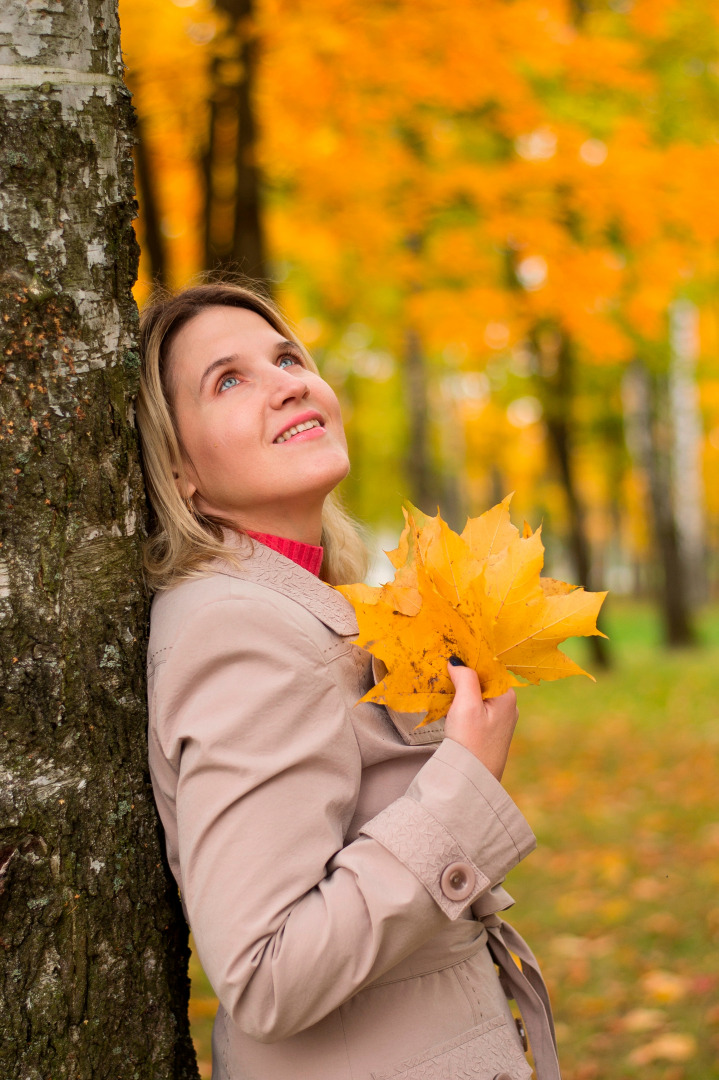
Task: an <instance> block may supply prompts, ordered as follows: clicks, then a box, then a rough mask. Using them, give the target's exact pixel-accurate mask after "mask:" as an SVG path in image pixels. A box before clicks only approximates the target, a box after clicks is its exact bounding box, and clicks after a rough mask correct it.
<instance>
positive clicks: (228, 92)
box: [203, 0, 267, 279]
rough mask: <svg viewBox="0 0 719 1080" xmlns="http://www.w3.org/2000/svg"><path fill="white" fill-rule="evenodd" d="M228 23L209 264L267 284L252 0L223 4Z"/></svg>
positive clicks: (211, 168) (213, 112) (219, 83)
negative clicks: (255, 104)
mask: <svg viewBox="0 0 719 1080" xmlns="http://www.w3.org/2000/svg"><path fill="white" fill-rule="evenodd" d="M218 7H219V8H220V10H221V11H224V12H225V13H226V15H227V16H228V19H229V27H228V30H227V32H226V35H225V38H226V42H227V46H228V47H227V48H225V49H223V51H222V56H215V57H214V59H213V61H212V87H213V90H212V100H211V102H210V110H209V132H208V142H207V150H206V154H205V159H204V161H203V175H204V179H205V263H206V266H207V267H208V268H210V269H212V268H214V267H216V266H218V265H220V266H222V265H230V266H233V267H236V268H238V269H239V270H241V271H242V272H243V273H245V274H247V275H249V276H250V277H254V278H260V279H265V278H266V276H267V273H266V268H265V256H264V242H263V235H262V220H261V205H260V176H259V169H258V167H257V126H256V123H255V112H254V101H253V98H254V84H255V70H256V65H257V40H256V38H255V36H254V34H253V31H252V27H251V25H250V20H251V18H252V13H253V0H218Z"/></svg>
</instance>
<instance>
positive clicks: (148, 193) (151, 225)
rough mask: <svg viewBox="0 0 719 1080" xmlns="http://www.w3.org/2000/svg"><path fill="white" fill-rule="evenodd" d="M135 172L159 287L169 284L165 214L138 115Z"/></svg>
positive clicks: (152, 273)
mask: <svg viewBox="0 0 719 1080" xmlns="http://www.w3.org/2000/svg"><path fill="white" fill-rule="evenodd" d="M135 100H137V97H136V98H135ZM135 171H136V175H137V186H138V199H139V203H140V214H141V220H142V225H143V233H144V246H145V252H146V254H147V255H148V256H149V259H150V276H151V277H152V280H153V281H155V282H157V284H159V285H164V284H166V282H167V260H166V258H165V239H164V237H163V235H162V224H161V217H162V215H161V213H160V206H159V203H158V198H157V185H156V183H155V173H154V172H153V168H152V160H151V158H150V153H149V151H148V147H147V139H146V137H145V126H144V124H142V123H141V121H140V117H139V115H137V114H136V118H135Z"/></svg>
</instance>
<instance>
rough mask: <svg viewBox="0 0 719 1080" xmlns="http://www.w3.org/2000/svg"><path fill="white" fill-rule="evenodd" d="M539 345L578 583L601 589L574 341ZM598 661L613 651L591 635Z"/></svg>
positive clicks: (548, 339) (550, 337)
mask: <svg viewBox="0 0 719 1080" xmlns="http://www.w3.org/2000/svg"><path fill="white" fill-rule="evenodd" d="M537 347H538V354H539V358H540V372H541V373H542V374H543V375H544V379H543V382H544V384H545V385H546V392H545V393H544V394H543V397H544V414H545V421H546V425H547V432H548V434H549V440H550V444H551V446H552V450H553V452H554V456H555V459H556V462H557V466H558V469H559V475H560V478H561V481H562V487H563V488H564V495H565V498H566V500H567V510H568V512H569V547H570V551H571V555H572V560H573V562H574V566H575V570H576V574H577V578H578V582H579V584H580V585H583V586H584V587H585V589H592V588H597V587H598V585H597V583H596V582H595V581H593V580H592V566H591V553H590V548H589V540H588V537H587V531H586V526H585V518H584V507H583V505H582V501H581V498H580V495H579V487H578V484H577V478H576V474H575V470H574V455H573V452H572V450H573V447H572V436H573V432H572V407H573V398H574V370H573V369H574V357H573V355H572V349H571V342H570V341H569V339H568V337H567V336H566V334H563V333H559V332H552V333H550V332H548V331H545V332H543V333H540V334H538V336H537ZM587 644H588V647H589V649H590V651H591V653H592V656H593V659H594V662H595V663H596V664H598V665H599V666H600V667H604V668H606V667H608V666H609V652H608V650H607V644H606V639H605V638H600V637H590V638H587Z"/></svg>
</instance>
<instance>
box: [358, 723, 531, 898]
mask: <svg viewBox="0 0 719 1080" xmlns="http://www.w3.org/2000/svg"><path fill="white" fill-rule="evenodd" d="M360 831H361V832H362V833H364V834H366V835H367V836H371V837H373V839H375V840H377V841H378V842H379V843H380V844H382V846H383V847H385V848H387V850H388V851H390V852H391V853H392V854H393V855H394V856H395V858H397V859H399V861H400V862H402V863H403V864H404V865H405V866H406V867H407V869H408V870H410V871H411V872H412V873H413V874H414V875H415V877H417V878H418V879H419V880H420V881H421V883H422V884H423V885H424V886H425V888H426V889H427V890H428V892H429V893H430V894H431V896H432V897H433V898H434V900H435V901H436V903H437V904H438V905H439V906H440V907H441V909H442V910H443V911H444V912H445V914H446V915H447V916H449V918H450V919H456V918H459V916H460V915H461V914H462V912H463V911H464V910H465V909H466V908H467V907H468V906H469V905H470V904H472V903H473V902H474V901H475V900H476V899H477V898H478V897H479V896H481V895H482V893H484V892H486V891H487V889H489V888H490V886H491V885H493V884H496V883H497V882H498V881H501V880H502V878H504V876H505V875H506V874H507V873H508V872H509V871H510V870H511V869H512V868H513V867H514V866H516V864H517V863H518V862H519V861H520V859H523V858H524V857H525V855H528V854H529V852H530V851H532V850H533V849H534V847H535V846H536V840H535V838H534V834H533V833H532V830H531V829H530V828H529V825H528V824H527V822H526V821H525V819H524V817H523V816H522V814H521V812H520V811H519V809H518V808H517V806H516V805H515V804H514V802H512V800H511V799H510V797H509V795H508V794H507V792H506V791H505V790H504V788H503V787H502V785H501V784H500V783H499V781H498V780H496V779H495V777H494V776H492V774H491V773H490V772H489V770H488V769H486V768H485V767H484V765H482V764H481V762H479V761H478V760H477V758H476V757H475V756H474V754H472V753H471V752H470V751H469V750H467V749H465V747H463V746H460V744H459V743H456V742H454V740H453V739H445V740H444V742H443V743H442V745H441V746H440V747H439V748H438V750H437V751H436V752H435V754H434V755H433V756H432V758H430V760H429V761H428V762H427V764H426V765H424V766H423V767H422V768H421V769H420V770H419V772H418V773H417V775H416V777H415V778H414V780H413V781H412V783H411V784H410V786H409V788H408V789H407V794H406V795H404V796H403V797H402V798H400V799H397V800H395V802H393V803H391V804H390V805H389V806H388V807H387V808H386V809H385V810H383V811H382V812H381V813H380V814H378V815H377V816H376V817H374V818H372V819H371V820H370V821H368V822H367V823H366V824H365V825H364V826H363V827H362V829H361V830H360Z"/></svg>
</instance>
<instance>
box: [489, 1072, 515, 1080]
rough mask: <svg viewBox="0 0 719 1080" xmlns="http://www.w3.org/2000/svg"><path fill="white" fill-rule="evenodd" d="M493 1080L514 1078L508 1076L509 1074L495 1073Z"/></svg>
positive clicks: (510, 1079)
mask: <svg viewBox="0 0 719 1080" xmlns="http://www.w3.org/2000/svg"><path fill="white" fill-rule="evenodd" d="M494 1080H514V1077H512V1076H510V1075H509V1073H497V1075H496V1076H495V1077H494Z"/></svg>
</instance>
